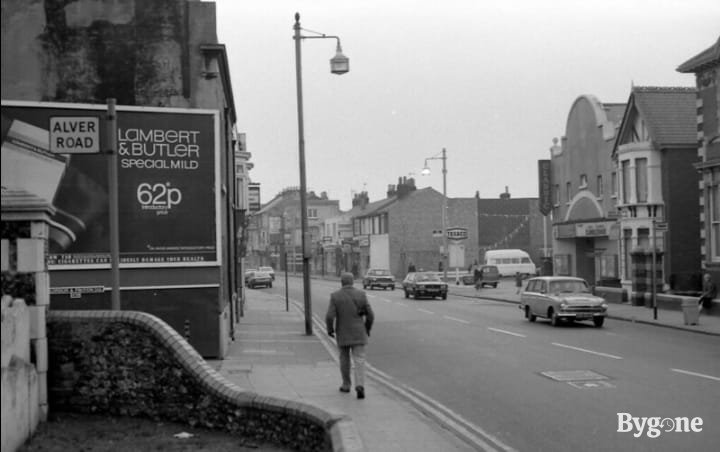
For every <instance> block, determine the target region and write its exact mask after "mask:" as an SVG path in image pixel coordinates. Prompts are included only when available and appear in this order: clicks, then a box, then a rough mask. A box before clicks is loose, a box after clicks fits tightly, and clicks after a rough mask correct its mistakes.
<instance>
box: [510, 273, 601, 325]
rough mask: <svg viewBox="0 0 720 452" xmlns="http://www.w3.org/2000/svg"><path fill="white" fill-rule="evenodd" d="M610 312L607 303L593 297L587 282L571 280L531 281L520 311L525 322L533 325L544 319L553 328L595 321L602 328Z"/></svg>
mask: <svg viewBox="0 0 720 452" xmlns="http://www.w3.org/2000/svg"><path fill="white" fill-rule="evenodd" d="M607 308H608V305H607V303H606V302H605V299H603V298H601V297H596V296H595V295H593V294H592V293H591V291H590V287H589V286H588V283H587V282H586V281H585V280H584V279H582V278H574V277H571V276H540V277H537V278H530V279H529V280H528V282H527V286H525V291H524V292H523V293H522V295H520V309H522V310H523V312H524V313H525V318H526V319H528V320H529V321H530V322H534V321H535V319H536V318H537V317H544V318H547V319H550V321H551V322H552V325H553V326H558V325H559V324H560V321H562V320H568V321H574V320H592V321H593V323H594V324H595V326H596V327H598V328H600V327H601V326H603V323H604V322H605V317H606V316H607Z"/></svg>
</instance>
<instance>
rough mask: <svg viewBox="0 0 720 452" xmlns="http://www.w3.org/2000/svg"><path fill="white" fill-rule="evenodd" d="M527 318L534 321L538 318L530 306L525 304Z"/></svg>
mask: <svg viewBox="0 0 720 452" xmlns="http://www.w3.org/2000/svg"><path fill="white" fill-rule="evenodd" d="M525 318H526V319H528V322H534V321H535V320H536V319H537V316H536V315H535V314H533V313H532V312H530V306H525Z"/></svg>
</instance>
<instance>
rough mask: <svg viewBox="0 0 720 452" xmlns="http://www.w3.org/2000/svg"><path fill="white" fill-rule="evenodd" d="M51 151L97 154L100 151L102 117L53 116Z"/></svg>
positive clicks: (51, 120) (51, 122) (51, 121)
mask: <svg viewBox="0 0 720 452" xmlns="http://www.w3.org/2000/svg"><path fill="white" fill-rule="evenodd" d="M50 152H54V153H57V154H97V153H99V152H100V119H99V118H97V117H93V116H51V117H50Z"/></svg>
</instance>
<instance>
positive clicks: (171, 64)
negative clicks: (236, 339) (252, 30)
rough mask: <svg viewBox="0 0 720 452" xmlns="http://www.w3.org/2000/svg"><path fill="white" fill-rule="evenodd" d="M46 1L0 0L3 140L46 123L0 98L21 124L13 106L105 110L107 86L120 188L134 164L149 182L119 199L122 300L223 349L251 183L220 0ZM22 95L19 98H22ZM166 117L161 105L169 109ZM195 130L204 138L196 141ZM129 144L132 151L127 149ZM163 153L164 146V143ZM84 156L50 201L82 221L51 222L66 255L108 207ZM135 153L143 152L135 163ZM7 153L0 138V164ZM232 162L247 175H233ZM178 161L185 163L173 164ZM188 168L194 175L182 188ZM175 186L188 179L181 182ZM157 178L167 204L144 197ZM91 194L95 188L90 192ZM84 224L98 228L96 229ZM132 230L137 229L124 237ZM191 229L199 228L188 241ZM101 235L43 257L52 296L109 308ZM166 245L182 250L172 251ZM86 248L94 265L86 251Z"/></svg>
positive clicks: (205, 351) (206, 350) (215, 353)
mask: <svg viewBox="0 0 720 452" xmlns="http://www.w3.org/2000/svg"><path fill="white" fill-rule="evenodd" d="M48 3H50V2H20V1H4V2H3V28H2V97H3V140H4V142H6V141H7V139H8V135H12V134H14V133H20V134H21V135H22V133H23V130H25V131H28V130H29V131H33V130H35V129H36V128H38V127H39V128H43V124H31V126H30V127H27V126H23V127H16V129H17V130H12V129H13V125H12V123H10V121H7V123H8V124H6V121H5V119H6V117H9V116H8V115H9V114H10V113H9V112H10V110H9V107H7V105H8V104H7V103H6V100H12V101H14V102H16V104H15V105H16V107H15V110H13V113H12V114H13V115H15V116H14V118H13V119H14V120H15V123H16V124H20V123H22V122H25V123H27V121H31V120H32V119H31V116H32V115H31V114H27V115H25V113H24V112H23V111H21V109H22V108H25V109H26V111H30V110H32V109H35V110H33V111H40V110H43V109H44V111H46V112H50V111H52V112H55V113H53V114H59V115H69V114H72V110H73V109H74V108H76V107H79V106H82V108H84V110H83V112H84V113H83V114H91V115H93V116H97V117H98V118H99V120H102V118H101V117H100V116H101V115H100V113H98V112H97V111H96V110H97V109H98V108H102V105H104V104H106V101H107V100H108V99H111V98H112V99H115V100H116V103H117V105H118V109H117V112H118V114H117V121H118V143H119V146H120V149H119V160H120V168H119V180H120V181H121V184H119V185H120V187H119V189H120V190H130V189H131V188H132V187H129V186H127V185H128V181H129V180H130V177H131V176H133V177H135V176H137V177H143V176H141V174H145V175H147V176H148V178H149V179H148V180H149V181H150V182H154V183H155V185H153V184H152V183H150V182H146V183H147V185H144V184H140V185H138V192H137V199H138V202H139V203H140V204H142V206H144V207H146V208H145V209H140V208H139V207H138V208H137V212H134V211H133V212H134V213H133V214H132V215H131V213H130V209H135V208H136V207H132V206H129V204H128V206H129V207H128V210H122V209H124V205H125V204H123V203H125V202H130V201H132V200H133V199H134V198H136V196H134V195H133V194H130V196H125V197H122V198H121V200H120V208H121V211H120V215H119V216H120V222H119V223H120V224H119V229H120V235H121V238H120V246H119V254H120V299H121V303H122V304H121V308H122V309H136V310H142V311H146V312H150V313H152V314H155V315H157V316H159V317H160V318H162V319H163V320H164V321H166V322H167V323H168V324H170V325H171V326H173V327H174V328H175V329H176V330H178V331H179V332H180V333H181V334H184V335H185V336H186V337H187V338H188V340H189V342H190V343H191V344H192V345H193V346H194V347H195V348H196V349H197V350H198V352H199V353H200V354H202V355H203V356H209V357H222V356H224V354H225V351H226V349H227V345H228V343H229V341H230V340H231V338H232V337H233V335H234V327H235V322H234V321H233V319H235V318H236V317H237V306H238V305H237V299H238V290H239V280H240V279H239V278H238V274H239V272H240V269H239V267H238V262H239V259H238V246H237V237H238V227H239V225H238V221H237V220H238V217H239V216H240V215H238V213H239V212H241V211H243V210H244V209H245V208H246V206H245V202H246V200H245V199H244V198H243V197H242V196H241V195H240V194H241V193H244V192H246V190H245V189H244V187H236V186H235V185H236V183H238V181H240V183H246V181H247V170H248V169H249V164H248V162H247V160H248V159H249V157H250V155H249V153H247V152H246V151H245V150H243V149H239V143H238V142H239V139H238V134H237V132H236V129H235V126H236V113H235V104H234V100H233V92H232V86H231V84H230V76H229V70H228V62H227V56H226V52H225V47H224V45H222V44H220V43H218V39H217V34H216V23H215V18H216V13H215V4H214V3H210V2H197V1H186V0H173V1H147V2H120V3H118V2H96V3H94V6H93V7H92V8H89V7H83V4H81V3H77V2H70V3H62V4H57V5H55V4H53V5H54V6H53V7H48V5H47V4H48ZM190 24H192V26H190ZM17 102H21V103H24V104H23V105H22V107H17V105H18V104H17ZM41 102H42V103H41ZM52 109H54V110H52ZM88 112H89V113H88ZM48 114H49V113H48ZM23 115H25V116H23ZM203 115H204V116H203ZM21 116H22V117H21ZM131 116H135V117H138V118H140V117H141V118H140V119H138V120H137V121H136V125H135V126H133V128H132V129H127V128H126V127H125V126H123V124H126V123H127V121H128V119H127V118H130V117H131ZM103 117H104V116H103ZM164 118H169V119H168V122H164V121H165V119H164ZM190 118H195V119H190ZM196 119H197V120H199V119H202V120H203V124H206V125H205V126H203V127H205V129H203V131H202V132H201V131H199V129H198V130H196V129H197V128H198V127H200V126H199V125H198V124H196V123H195V122H194V121H195V120H196ZM46 124H47V123H46ZM33 127H34V128H35V129H34V128H33ZM45 127H47V126H45ZM195 137H201V138H203V140H205V141H203V142H202V143H195V142H192V143H191V142H190V141H192V140H194V138H195ZM181 141H182V142H181ZM48 145H49V144H45V146H48ZM123 146H127V147H123ZM153 146H154V147H153ZM170 147H172V149H173V153H174V157H176V158H177V159H178V160H176V161H170V160H169V159H166V160H163V161H162V162H161V160H162V158H160V157H159V154H157V155H156V154H154V153H155V152H160V151H159V149H161V148H162V149H166V150H167V149H169V148H170ZM132 154H138V155H140V157H138V158H130V157H129V156H130V155H132ZM7 155H10V154H7ZM164 156H165V157H169V156H168V154H167V151H166V153H165V154H164ZM91 159H92V158H91V157H87V156H73V159H71V160H70V163H69V164H68V165H69V166H68V170H67V171H65V176H67V177H64V179H63V182H62V183H63V184H64V183H65V182H66V181H68V180H70V179H73V180H75V181H81V182H77V183H75V182H73V184H74V185H71V186H68V190H69V192H68V193H75V194H77V196H76V197H75V198H74V199H75V202H71V203H69V204H68V205H63V206H62V207H63V208H62V209H59V211H60V214H59V215H63V212H65V213H67V212H68V211H69V212H71V213H72V214H73V215H72V218H74V219H76V220H77V219H79V220H80V222H78V221H74V222H73V224H72V227H65V228H64V229H62V228H56V229H57V231H60V232H62V233H63V234H65V236H67V237H69V238H70V239H69V241H68V242H67V244H68V246H70V248H67V249H66V250H65V251H66V255H67V253H69V251H67V250H71V249H72V247H73V246H75V247H80V246H81V243H83V241H85V242H87V240H91V239H92V236H90V235H88V234H85V236H84V237H80V236H79V235H78V233H79V232H80V231H89V232H92V233H93V234H95V233H96V234H98V237H100V238H102V236H103V235H106V234H107V233H108V232H107V224H108V222H109V220H108V219H107V218H108V212H107V210H104V211H103V210H102V209H103V207H102V205H106V204H107V202H108V201H107V197H106V196H104V195H103V194H104V193H107V189H108V180H107V177H106V176H107V172H106V171H105V170H102V171H90V172H87V171H86V172H84V173H83V172H82V171H81V170H80V167H79V166H77V165H81V164H84V163H81V162H88V161H89V160H91ZM137 160H142V162H141V163H142V167H141V165H140V163H137V162H136V161H137ZM131 161H132V162H131ZM6 163H8V162H6V152H5V145H3V167H5V166H6ZM14 163H16V162H14ZM124 164H127V165H130V166H133V168H130V167H127V166H123V165H124ZM90 166H92V165H90ZM100 167H101V168H104V167H103V166H102V165H101V166H100ZM151 167H152V168H151ZM238 167H240V168H241V169H243V171H244V173H245V174H244V177H241V178H237V177H236V168H238ZM32 172H34V173H35V174H36V175H39V174H41V173H40V168H39V167H33V168H32V171H31V173H32ZM181 172H182V173H183V176H182V177H176V176H179V175H180V173H181ZM200 174H204V175H206V176H207V177H205V178H201V177H200ZM5 176H6V173H5V172H4V173H3V178H5ZM171 176H172V177H173V178H174V179H173V180H174V181H177V182H173V184H177V185H173V186H169V185H167V184H165V183H164V182H165V181H166V180H167V179H164V178H169V177H171ZM154 178H157V180H155V179H154ZM41 179H42V177H39V178H38V180H36V181H35V182H36V183H37V184H38V185H37V186H38V187H40V186H43V184H44V183H45V182H46V181H43V180H41ZM193 181H195V182H196V183H195V184H194V185H193V188H190V186H189V185H190V184H192V183H193ZM243 181H245V182H243ZM3 185H5V182H3ZM182 185H188V187H187V188H183V189H182V190H181V188H182V187H181V186H182ZM98 187H100V188H103V187H104V191H103V190H100V189H97V188H98ZM61 189H62V186H61ZM73 190H74V191H73ZM153 190H165V195H164V196H165V199H166V200H167V201H168V203H166V206H165V207H164V208H161V207H162V206H156V205H152V206H150V205H149V204H152V203H153V201H152V200H151V199H150V198H151V197H152V198H153V199H156V200H157V199H160V198H157V197H156V196H155V195H157V196H160V193H159V192H158V193H155V192H154V191H153ZM93 193H94V194H97V195H99V196H100V197H99V198H97V199H95V198H93V196H92V194H93ZM133 193H134V192H133ZM198 193H204V194H206V198H203V199H204V201H202V202H201V201H198V202H197V203H196V207H197V208H202V209H203V212H205V211H207V213H208V215H199V214H195V215H194V216H193V215H192V212H191V211H190V210H188V208H187V207H188V206H189V205H190V203H189V199H192V198H193V197H194V196H196V195H197V194H198ZM51 197H52V196H51ZM161 198H162V196H161ZM63 199H72V197H65V198H63ZM170 199H172V202H171V201H170ZM51 201H52V199H51ZM56 201H57V200H56ZM98 206H100V207H98ZM96 214H97V215H96ZM179 214H184V215H185V216H183V217H182V218H183V221H179V220H176V221H174V222H173V218H175V215H179ZM133 215H135V216H133ZM93 216H95V218H94V219H93ZM140 216H142V220H138V222H137V223H132V224H131V223H130V218H133V219H137V218H140ZM136 217H137V218H136ZM67 218H69V217H68V216H67V215H65V217H63V218H56V220H55V221H56V223H57V224H60V225H62V224H65V223H64V221H65V220H66V219H67ZM95 220H96V221H95ZM133 221H134V220H133ZM143 222H144V223H143ZM140 224H143V225H145V226H146V227H140V226H139V225H140ZM165 224H168V225H170V224H172V225H173V226H172V227H170V226H167V227H166V226H163V225H165ZM93 225H98V227H97V228H95V229H91V228H90V226H93ZM133 228H134V229H133ZM131 230H136V231H138V234H136V235H135V236H134V237H133V236H128V235H127V231H131ZM123 231H125V233H123ZM197 231H208V232H207V234H206V236H202V237H201V239H199V241H197V242H194V239H193V238H192V237H193V233H194V232H197ZM170 236H177V237H178V242H177V243H166V241H167V240H166V239H167V238H168V237H170ZM186 236H187V237H186ZM56 237H57V235H56ZM86 237H87V238H86ZM183 237H185V238H186V239H187V240H185V239H183ZM208 237H209V239H208ZM76 239H77V240H76ZM206 239H207V240H206ZM73 240H74V242H73ZM139 240H147V244H146V245H147V247H146V249H147V253H146V254H147V255H143V256H142V257H132V256H131V255H130V254H129V252H128V248H129V247H130V246H131V245H132V244H133V243H135V242H137V241H139ZM108 241H109V240H108ZM108 241H103V240H99V241H96V242H95V243H101V245H100V246H99V248H98V249H90V248H88V250H86V251H87V252H86V253H84V254H83V255H82V256H80V260H78V262H84V263H81V264H72V265H65V264H63V263H62V262H61V263H58V264H57V265H51V267H50V269H51V281H52V287H51V293H52V301H51V308H56V309H110V308H111V292H112V287H113V284H112V283H111V279H112V278H111V271H110V268H109V267H110V265H109V261H110V259H109V255H110V253H109V252H108V251H109V250H108V248H107V245H105V243H107V242H108ZM56 243H58V242H56ZM160 243H161V244H162V246H160V245H158V244H160ZM156 245H157V246H156ZM161 249H162V250H164V251H161ZM93 251H94V253H93ZM173 253H178V254H176V255H175V256H171V255H172V254H173ZM136 259H137V260H136ZM89 260H92V263H91V264H87V263H86V262H89ZM148 270H151V271H148Z"/></svg>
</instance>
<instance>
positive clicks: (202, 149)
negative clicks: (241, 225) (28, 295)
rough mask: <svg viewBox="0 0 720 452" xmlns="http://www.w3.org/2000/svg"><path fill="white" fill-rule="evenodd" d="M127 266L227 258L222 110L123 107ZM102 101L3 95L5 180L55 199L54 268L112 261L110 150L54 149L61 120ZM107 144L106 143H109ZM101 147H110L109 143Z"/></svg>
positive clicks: (93, 109) (122, 213) (123, 256)
mask: <svg viewBox="0 0 720 452" xmlns="http://www.w3.org/2000/svg"><path fill="white" fill-rule="evenodd" d="M116 112H117V137H118V141H117V150H118V153H117V159H118V172H119V173H118V204H119V218H120V219H119V234H120V266H121V267H123V268H142V267H158V266H161V267H173V266H215V265H219V264H220V252H219V246H218V243H219V237H220V221H219V212H220V209H219V203H220V200H219V198H218V193H220V187H219V174H220V169H219V168H220V167H219V131H218V127H219V126H218V124H219V116H218V112H217V111H215V110H194V109H169V108H145V107H125V106H118V107H117V109H116ZM105 115H106V107H105V106H104V105H87V104H63V103H42V102H11V101H3V102H2V135H1V137H2V168H3V169H2V184H3V186H6V185H9V186H12V187H14V188H20V189H23V190H26V191H28V192H30V193H33V194H36V195H37V196H39V197H42V198H44V199H47V200H48V201H50V202H52V204H53V205H54V206H55V208H56V209H57V212H56V213H55V214H54V216H53V217H52V224H51V231H50V240H49V250H48V253H49V256H48V264H49V266H50V269H76V268H77V269H82V268H109V267H110V251H109V249H110V245H109V243H110V239H109V209H108V206H109V203H108V192H109V190H108V159H109V156H108V154H107V153H104V152H100V153H80V154H79V153H75V154H70V153H68V154H63V153H55V152H51V147H52V146H51V145H50V142H49V140H50V137H51V136H52V133H51V131H50V125H51V121H53V124H55V123H57V122H58V121H62V118H63V117H67V118H72V117H83V118H87V119H88V120H89V121H92V120H93V118H97V120H98V122H99V124H100V129H101V134H100V135H101V140H102V139H104V133H102V129H103V127H104V124H105V123H104V120H105ZM104 148H105V147H104ZM104 148H103V150H104Z"/></svg>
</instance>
